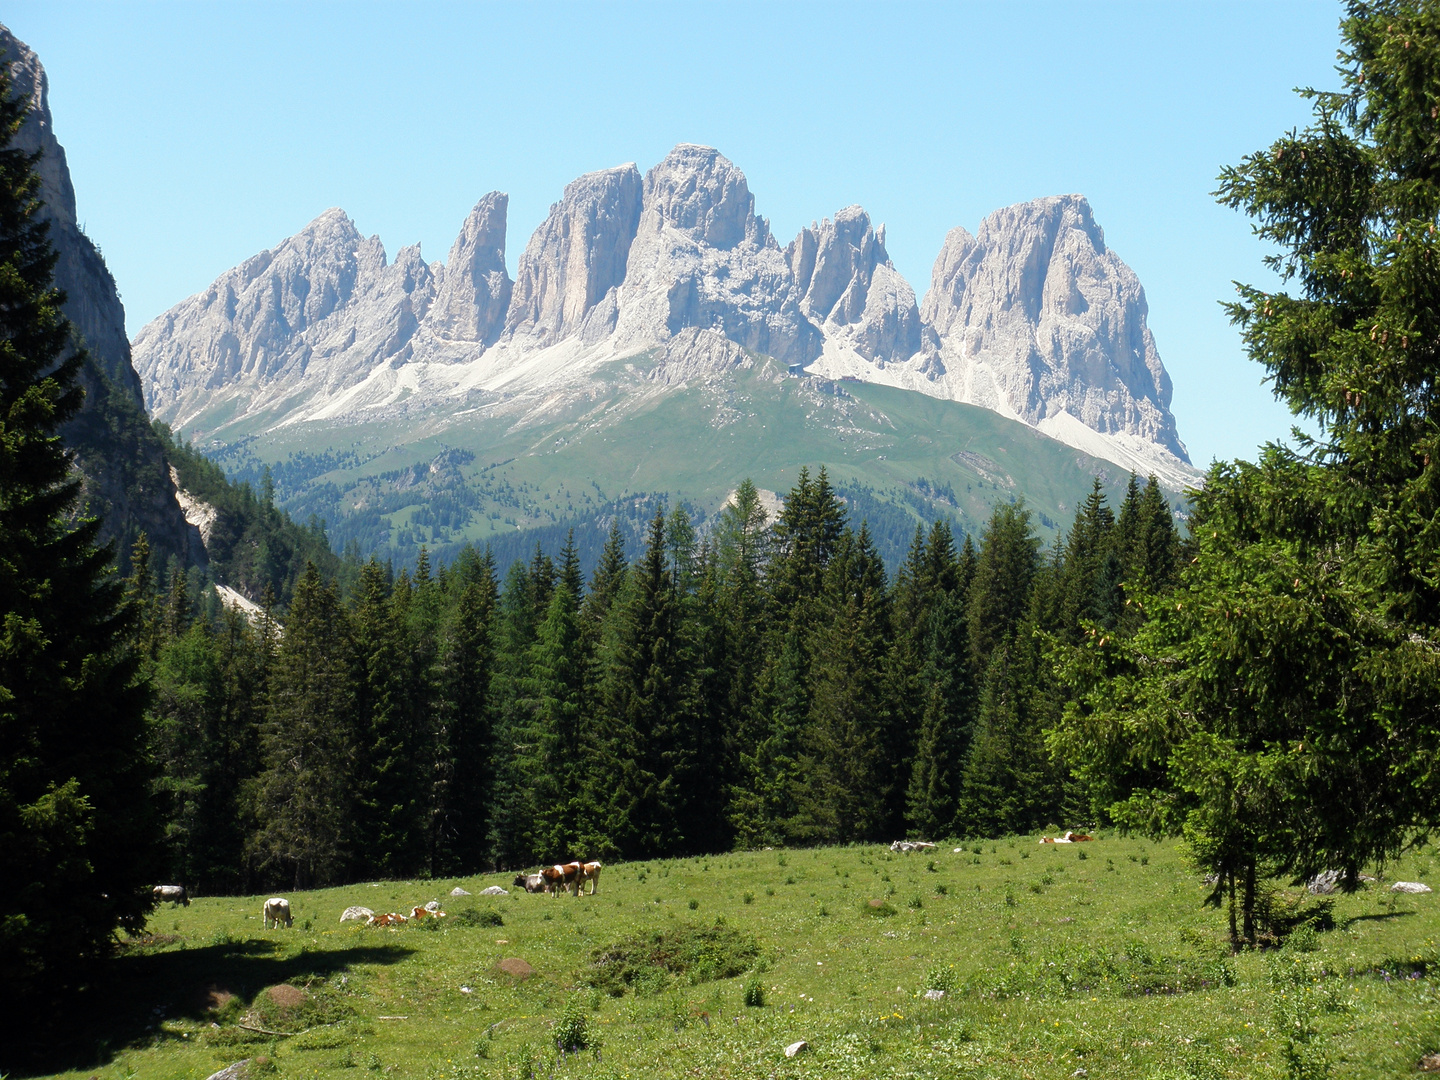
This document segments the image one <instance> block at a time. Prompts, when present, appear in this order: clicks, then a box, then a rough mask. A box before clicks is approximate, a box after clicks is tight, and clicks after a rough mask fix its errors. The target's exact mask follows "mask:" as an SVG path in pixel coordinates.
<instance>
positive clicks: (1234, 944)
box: [1225, 868, 1240, 953]
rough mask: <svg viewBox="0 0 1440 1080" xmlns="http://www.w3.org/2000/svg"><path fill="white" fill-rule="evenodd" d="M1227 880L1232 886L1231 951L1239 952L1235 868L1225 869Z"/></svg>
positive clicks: (1230, 886)
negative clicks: (1236, 926) (1236, 927)
mask: <svg viewBox="0 0 1440 1080" xmlns="http://www.w3.org/2000/svg"><path fill="white" fill-rule="evenodd" d="M1225 880H1226V881H1227V882H1228V883H1229V888H1230V951H1231V952H1232V953H1238V952H1239V951H1240V936H1239V935H1238V934H1237V933H1236V931H1235V871H1234V870H1233V869H1228V868H1227V869H1226V870H1225Z"/></svg>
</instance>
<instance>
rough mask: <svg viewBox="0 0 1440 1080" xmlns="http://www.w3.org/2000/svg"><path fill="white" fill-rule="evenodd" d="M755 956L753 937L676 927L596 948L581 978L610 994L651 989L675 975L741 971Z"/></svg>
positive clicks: (705, 978)
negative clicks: (587, 968)
mask: <svg viewBox="0 0 1440 1080" xmlns="http://www.w3.org/2000/svg"><path fill="white" fill-rule="evenodd" d="M759 956H760V946H759V944H758V943H757V942H756V940H755V939H754V938H753V937H751V936H750V935H748V934H742V933H740V932H739V931H738V930H732V929H730V928H729V927H727V926H723V925H715V926H679V927H676V928H675V929H674V930H668V931H664V932H661V931H658V930H657V931H654V932H653V933H649V934H640V935H636V936H634V937H628V938H624V939H623V940H621V941H617V942H616V943H615V944H613V945H608V946H605V947H603V948H599V949H596V950H595V951H594V953H592V954H591V959H590V967H589V970H588V971H587V972H586V973H585V976H584V980H585V982H587V983H588V984H589V985H591V986H594V987H596V988H598V989H600V990H604V991H605V992H606V993H607V994H610V995H611V996H613V997H619V996H620V995H622V994H623V993H625V991H626V990H636V991H644V992H648V993H655V992H658V991H660V990H663V989H664V988H665V987H666V986H668V985H669V984H670V983H671V982H672V981H674V980H675V979H687V980H688V981H689V982H690V983H692V984H694V983H702V982H710V981H712V980H715V979H729V978H733V977H734V976H736V975H743V974H744V973H745V972H747V971H749V970H750V967H751V965H752V964H754V963H755V961H756V960H757V959H758V958H759Z"/></svg>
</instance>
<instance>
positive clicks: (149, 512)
mask: <svg viewBox="0 0 1440 1080" xmlns="http://www.w3.org/2000/svg"><path fill="white" fill-rule="evenodd" d="M0 62H3V63H4V64H5V66H6V69H7V71H8V73H9V75H10V80H11V86H12V88H13V92H14V93H16V94H17V95H19V96H20V97H22V98H24V99H26V100H27V101H28V102H29V104H30V113H29V115H28V116H27V117H26V118H25V122H24V124H22V125H21V128H20V130H19V132H18V133H17V134H16V137H15V142H14V145H15V147H16V148H17V149H21V150H26V151H29V152H32V153H33V152H35V151H39V152H40V154H41V157H40V161H39V164H38V165H37V172H38V173H39V175H40V199H41V201H42V202H43V203H44V206H43V208H42V210H41V216H42V217H44V218H45V219H46V220H48V221H49V223H50V242H51V244H52V245H53V246H54V248H55V255H56V260H55V284H56V286H57V287H58V288H60V289H63V290H64V292H65V305H64V311H65V315H66V317H67V318H68V319H69V320H70V322H71V324H72V325H73V327H74V329H75V332H76V334H77V335H78V336H79V338H80V340H81V341H82V342H83V343H84V345H85V346H86V348H87V349H88V350H89V353H90V359H89V362H87V363H86V364H85V366H84V367H83V368H82V369H81V372H80V379H79V382H80V385H81V387H82V388H83V389H84V391H85V400H84V403H83V404H82V406H81V408H80V412H79V414H78V415H77V416H76V417H75V418H74V419H72V420H70V421H69V422H68V423H67V424H65V425H64V428H63V429H62V431H61V435H62V436H63V437H64V439H65V442H66V444H67V445H68V446H69V447H70V448H71V449H73V450H74V451H75V452H76V457H77V464H78V465H79V468H80V472H81V474H82V476H83V477H84V493H83V498H84V501H85V502H86V503H87V504H88V505H89V506H90V508H91V509H92V510H95V511H103V513H104V518H103V526H102V530H101V539H102V540H111V539H113V540H116V541H118V542H119V543H120V544H121V545H122V546H125V545H128V543H129V542H130V541H131V540H132V539H133V538H134V536H135V535H136V534H137V533H139V532H142V531H143V532H145V533H146V534H148V536H149V538H150V544H151V547H152V549H153V550H155V551H156V552H158V553H159V554H160V555H161V556H166V555H174V556H175V557H176V558H178V559H180V560H181V561H182V562H192V561H203V557H204V551H203V549H199V548H198V547H197V546H196V545H192V530H191V529H190V527H189V525H188V524H187V523H186V521H185V515H184V512H183V511H182V510H181V508H180V504H179V503H178V502H177V501H176V497H175V487H174V484H173V483H172V481H171V479H170V471H169V466H168V465H167V464H166V462H165V455H164V449H163V447H162V446H161V445H160V442H159V440H158V438H157V437H156V436H155V433H154V432H153V431H152V430H151V429H150V425H149V421H148V420H147V418H146V416H145V413H144V406H143V402H142V397H141V387H140V377H139V375H137V374H136V372H135V368H134V366H133V364H132V363H131V355H130V342H129V340H128V339H127V337H126V334H125V308H124V306H123V305H122V304H121V303H120V295H119V292H118V290H117V289H116V287H115V279H114V278H113V277H112V276H111V274H110V271H109V269H108V268H107V267H106V265H105V260H104V259H103V258H102V257H101V255H100V252H99V250H98V249H97V248H96V247H95V245H94V244H93V243H92V242H91V241H90V238H89V237H87V236H86V235H85V234H84V233H82V232H81V231H80V229H79V226H78V225H77V223H76V211H75V187H74V185H73V184H72V183H71V180H70V169H69V166H68V165H67V163H66V160H65V148H64V147H63V146H61V145H60V142H59V140H58V139H57V138H56V137H55V126H54V119H53V117H52V116H51V113H50V101H49V80H48V78H47V77H46V74H45V68H44V67H43V66H42V65H41V63H40V59H39V57H37V56H36V55H35V53H34V51H33V50H31V49H30V47H29V46H27V45H26V44H25V43H24V42H22V41H20V40H19V39H18V38H16V37H15V36H14V35H13V34H12V33H11V32H10V31H9V30H8V29H6V28H5V27H3V26H0Z"/></svg>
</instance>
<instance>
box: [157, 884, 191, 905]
mask: <svg viewBox="0 0 1440 1080" xmlns="http://www.w3.org/2000/svg"><path fill="white" fill-rule="evenodd" d="M154 896H155V902H156V903H157V904H163V903H164V902H165V901H166V900H169V901H170V902H171V903H172V904H184V905H185V906H186V907H189V906H190V896H189V894H188V893H186V892H185V886H184V885H156V886H155V889H154Z"/></svg>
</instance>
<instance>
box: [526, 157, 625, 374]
mask: <svg viewBox="0 0 1440 1080" xmlns="http://www.w3.org/2000/svg"><path fill="white" fill-rule="evenodd" d="M640 209H641V180H640V170H639V169H637V168H636V167H635V166H634V165H633V164H629V165H621V166H620V167H619V168H617V169H604V170H602V171H600V172H593V173H586V174H585V175H584V176H582V177H580V179H578V180H572V181H571V182H570V183H569V184H566V185H565V194H564V196H563V197H562V198H561V200H560V201H559V202H558V203H556V204H555V205H554V206H552V207H550V214H549V216H548V217H547V218H546V219H545V221H544V223H543V224H542V225H541V226H540V227H539V228H538V229H536V230H535V234H534V235H533V236H532V237H531V238H530V243H529V244H527V245H526V247H525V253H524V254H523V255H521V256H520V266H519V270H518V271H517V273H516V275H515V293H514V299H513V300H512V301H511V305H510V311H509V314H508V315H507V316H506V320H505V324H506V329H507V330H508V331H509V332H510V333H512V334H519V335H521V336H524V337H529V338H532V339H533V340H534V342H535V344H537V345H541V346H543V345H550V344H554V343H555V342H557V341H560V340H562V339H563V338H565V337H568V336H569V335H571V334H574V333H576V332H577V331H579V332H581V333H586V331H585V322H586V318H587V316H589V315H590V314H591V312H593V311H595V310H596V308H597V307H599V306H600V305H602V304H603V305H604V310H603V311H602V312H601V317H600V318H599V319H597V320H595V325H594V326H593V327H592V328H591V329H590V331H589V332H588V333H586V336H587V337H588V338H589V339H591V340H592V341H593V340H599V339H600V338H603V337H605V336H606V335H607V334H609V333H610V331H612V330H613V329H614V328H615V315H616V313H617V308H616V305H615V297H614V293H613V290H615V289H618V288H619V287H620V285H621V284H623V283H624V281H625V270H626V266H627V264H628V262H629V258H630V244H631V242H632V241H634V239H635V230H636V228H637V227H638V226H639V224H640Z"/></svg>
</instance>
